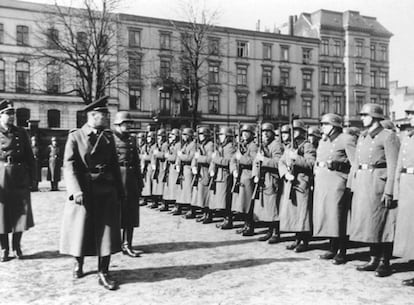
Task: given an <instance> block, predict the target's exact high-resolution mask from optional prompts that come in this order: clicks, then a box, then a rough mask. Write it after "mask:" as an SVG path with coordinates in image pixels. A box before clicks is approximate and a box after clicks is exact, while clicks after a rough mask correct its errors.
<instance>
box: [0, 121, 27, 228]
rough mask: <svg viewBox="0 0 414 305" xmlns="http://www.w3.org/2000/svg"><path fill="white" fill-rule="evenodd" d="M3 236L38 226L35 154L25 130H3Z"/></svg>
mask: <svg viewBox="0 0 414 305" xmlns="http://www.w3.org/2000/svg"><path fill="white" fill-rule="evenodd" d="M0 144H1V149H0V234H7V233H10V232H23V231H25V230H27V229H29V228H31V227H33V226H34V222H33V214H32V205H31V199H30V186H31V183H32V181H31V179H32V177H31V175H32V173H31V171H32V168H33V161H34V158H33V153H32V149H31V145H30V142H29V136H28V134H27V132H26V130H24V129H23V128H21V127H16V126H11V127H10V128H9V129H8V130H5V129H3V128H2V127H0Z"/></svg>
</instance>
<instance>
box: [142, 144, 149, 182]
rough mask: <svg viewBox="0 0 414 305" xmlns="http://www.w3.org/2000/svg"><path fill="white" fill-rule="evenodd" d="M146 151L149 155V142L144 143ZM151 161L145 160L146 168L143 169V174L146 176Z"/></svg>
mask: <svg viewBox="0 0 414 305" xmlns="http://www.w3.org/2000/svg"><path fill="white" fill-rule="evenodd" d="M144 152H145V154H146V155H148V143H145V144H144ZM149 163H150V162H149V161H148V160H144V169H143V170H142V175H143V176H144V177H145V179H146V176H147V172H148V164H149Z"/></svg>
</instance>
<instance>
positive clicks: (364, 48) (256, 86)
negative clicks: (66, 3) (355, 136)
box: [0, 0, 391, 130]
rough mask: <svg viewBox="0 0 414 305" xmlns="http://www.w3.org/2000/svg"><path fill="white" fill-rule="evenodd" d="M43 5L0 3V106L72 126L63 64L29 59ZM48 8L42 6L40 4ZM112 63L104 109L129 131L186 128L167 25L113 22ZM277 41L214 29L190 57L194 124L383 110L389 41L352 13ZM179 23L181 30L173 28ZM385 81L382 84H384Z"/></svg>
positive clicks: (76, 107) (188, 96) (178, 65)
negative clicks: (193, 59) (8, 103)
mask: <svg viewBox="0 0 414 305" xmlns="http://www.w3.org/2000/svg"><path fill="white" fill-rule="evenodd" d="M48 7H49V6H47V5H41V4H34V3H29V2H21V1H12V0H3V1H1V3H0V99H3V98H7V99H11V100H13V101H15V107H16V108H17V123H18V124H19V125H22V126H26V124H27V121H28V120H29V121H30V120H32V121H39V127H41V128H50V129H63V130H67V129H70V128H74V127H78V126H79V125H80V124H81V122H82V116H81V112H80V110H81V109H82V107H83V106H84V104H83V102H82V100H81V98H80V97H78V96H76V95H75V94H73V93H70V94H68V92H70V91H71V90H70V88H71V86H73V84H74V81H72V82H71V80H74V79H76V75H75V73H74V72H73V71H70V70H69V69H68V68H67V67H56V66H54V65H53V63H50V62H45V61H42V60H38V59H36V58H34V57H33V54H35V52H36V50H37V48H39V47H41V46H42V43H44V42H42V40H41V39H39V34H38V33H37V28H38V24H39V20H42V16H43V19H44V12H45V10H46V9H47V8H48ZM49 8H50V7H49ZM117 20H118V21H117V28H118V30H117V31H118V34H119V35H118V36H117V39H118V40H117V41H112V42H110V43H116V45H117V46H119V52H118V54H117V61H118V67H119V69H121V70H122V69H123V70H125V71H128V72H127V75H126V77H125V78H124V79H123V80H122V81H119V82H118V83H117V87H116V88H112V89H111V90H110V91H109V92H108V93H109V95H110V97H111V98H110V111H111V113H114V112H115V111H117V110H127V111H130V112H131V114H132V117H133V119H134V122H135V125H134V127H135V129H137V130H138V129H144V128H145V127H146V126H147V125H154V124H155V125H158V126H161V125H162V126H164V127H166V128H172V127H183V126H189V125H190V124H191V119H192V117H191V116H192V107H193V104H194V96H195V92H194V89H193V86H192V85H191V83H190V81H188V82H187V80H186V78H185V77H183V75H184V74H185V73H183V71H184V70H185V68H186V62H185V60H183V45H182V42H183V35H186V33H183V32H182V31H181V30H180V29H179V28H177V26H174V24H173V23H172V22H171V21H170V20H165V19H158V18H150V17H143V16H135V15H128V14H119V15H117ZM290 21H291V23H290V27H289V28H290V31H289V32H288V33H287V34H280V33H270V32H261V31H249V30H241V29H235V28H228V27H220V26H215V27H213V28H211V29H210V31H209V32H208V33H207V35H206V37H205V44H206V49H205V50H204V51H203V52H202V54H201V55H200V58H201V64H200V68H199V73H200V75H201V76H200V80H201V87H200V90H199V106H198V112H197V120H198V122H199V123H202V124H206V125H214V124H219V125H229V124H234V123H237V122H238V121H241V122H251V123H254V122H257V121H259V120H263V121H271V122H273V123H275V125H276V126H277V125H281V124H285V123H287V122H288V121H289V117H290V116H291V115H292V114H296V115H299V116H301V117H302V118H304V120H305V121H306V122H307V124H317V123H318V119H319V118H320V115H321V114H323V113H326V112H337V113H339V114H341V115H344V116H345V117H346V118H347V120H349V121H351V122H352V121H353V120H355V119H356V115H357V113H358V111H359V108H360V107H361V106H362V104H363V103H365V102H368V101H373V102H377V103H381V104H383V106H387V105H388V99H389V89H388V87H387V84H388V71H389V61H388V45H389V40H390V37H391V34H390V33H389V32H388V31H387V30H386V29H385V28H384V27H382V26H381V25H380V24H379V23H378V22H377V21H376V19H375V18H372V17H365V16H360V15H359V13H358V12H351V11H349V12H345V13H338V12H331V11H325V10H321V11H318V12H315V13H312V14H302V15H300V17H299V18H290ZM179 23H180V24H181V25H182V24H184V25H185V23H183V22H179ZM384 81H385V85H384Z"/></svg>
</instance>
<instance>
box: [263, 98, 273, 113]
mask: <svg viewBox="0 0 414 305" xmlns="http://www.w3.org/2000/svg"><path fill="white" fill-rule="evenodd" d="M263 115H264V116H265V117H270V116H272V100H271V99H269V98H263Z"/></svg>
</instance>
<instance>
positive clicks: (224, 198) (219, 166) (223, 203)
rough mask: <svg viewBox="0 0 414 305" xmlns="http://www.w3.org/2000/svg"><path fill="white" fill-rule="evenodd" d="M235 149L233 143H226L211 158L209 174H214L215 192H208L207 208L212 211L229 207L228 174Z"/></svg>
mask: <svg viewBox="0 0 414 305" xmlns="http://www.w3.org/2000/svg"><path fill="white" fill-rule="evenodd" d="M235 152H236V149H235V147H234V144H233V142H231V141H227V142H226V143H223V145H220V146H219V147H218V150H217V154H216V156H215V157H214V158H212V160H211V163H210V168H209V172H214V171H217V173H216V190H215V191H213V190H211V191H210V198H209V200H210V202H209V208H210V209H212V210H224V209H227V208H230V206H231V192H230V189H231V186H232V178H233V176H232V175H231V174H230V167H229V166H230V160H231V158H232V157H233V155H234V153H235Z"/></svg>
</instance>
